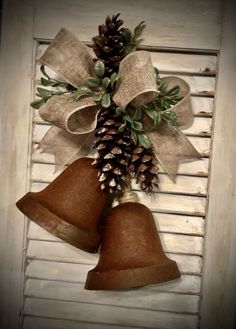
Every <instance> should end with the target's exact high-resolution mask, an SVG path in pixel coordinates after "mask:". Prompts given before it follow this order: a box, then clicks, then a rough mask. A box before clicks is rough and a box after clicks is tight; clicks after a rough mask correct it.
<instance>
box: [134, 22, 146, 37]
mask: <svg viewBox="0 0 236 329" xmlns="http://www.w3.org/2000/svg"><path fill="white" fill-rule="evenodd" d="M144 23H145V22H144V21H142V22H140V23H139V24H138V25H137V26H136V27H135V29H134V38H135V39H136V38H138V37H139V36H140V35H141V34H142V32H143V29H144V28H145V27H146V25H145V24H144Z"/></svg>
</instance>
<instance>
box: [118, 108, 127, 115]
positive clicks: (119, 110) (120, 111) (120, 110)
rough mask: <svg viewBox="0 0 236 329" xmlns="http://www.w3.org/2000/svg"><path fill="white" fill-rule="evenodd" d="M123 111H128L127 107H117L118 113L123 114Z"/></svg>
mask: <svg viewBox="0 0 236 329" xmlns="http://www.w3.org/2000/svg"><path fill="white" fill-rule="evenodd" d="M122 113H126V111H125V109H124V108H123V107H117V108H116V114H117V115H121V114H122Z"/></svg>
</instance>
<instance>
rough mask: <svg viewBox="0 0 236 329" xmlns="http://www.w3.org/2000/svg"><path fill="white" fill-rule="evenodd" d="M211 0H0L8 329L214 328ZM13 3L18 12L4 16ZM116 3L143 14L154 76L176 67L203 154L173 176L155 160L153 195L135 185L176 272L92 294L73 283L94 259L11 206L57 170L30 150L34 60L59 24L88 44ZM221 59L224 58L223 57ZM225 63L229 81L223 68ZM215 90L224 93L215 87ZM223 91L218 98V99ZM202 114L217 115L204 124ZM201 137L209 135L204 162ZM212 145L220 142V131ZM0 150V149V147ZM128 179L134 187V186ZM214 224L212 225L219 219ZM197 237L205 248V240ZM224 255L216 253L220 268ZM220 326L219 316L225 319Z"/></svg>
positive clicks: (34, 125)
mask: <svg viewBox="0 0 236 329" xmlns="http://www.w3.org/2000/svg"><path fill="white" fill-rule="evenodd" d="M7 6H8V8H9V11H8V13H7ZM33 7H34V8H33ZM220 8H221V7H220V2H219V1H217V0H208V1H198V2H197V3H194V4H193V3H190V2H189V1H187V0H180V1H174V0H173V1H169V2H168V3H167V2H166V1H164V0H160V1H154V0H153V1H148V2H145V1H141V0H139V1H136V2H135V3H134V2H133V1H131V0H128V1H127V0H126V1H123V0H122V1H119V3H118V2H117V3H116V2H111V1H108V0H107V1H103V2H95V1H86V2H84V1H80V0H78V1H76V0H70V1H65V0H57V1H55V0H50V1H35V2H34V5H33V1H30V0H27V1H25V3H24V5H22V6H21V5H19V4H17V3H16V4H15V3H14V1H13V2H12V1H8V3H7V2H6V3H5V13H7V15H8V21H6V22H5V25H4V26H5V27H6V28H7V30H4V29H3V47H4V48H3V49H4V52H3V57H2V72H3V75H2V77H3V76H4V79H3V80H2V81H3V82H4V87H3V89H2V95H3V98H2V100H3V101H4V103H3V102H2V106H3V104H4V108H3V110H2V113H1V116H2V121H1V122H2V123H3V130H2V131H3V133H4V134H5V136H6V139H5V140H6V142H5V140H4V143H3V148H2V150H3V155H4V162H3V165H4V166H3V169H4V170H7V171H8V173H9V175H6V174H5V173H4V172H3V173H2V177H3V181H4V182H5V184H6V185H7V189H6V191H5V192H6V193H5V194H4V197H3V200H2V201H3V203H2V207H1V208H2V209H4V211H3V216H2V218H3V229H2V232H1V234H2V239H1V249H2V256H1V261H2V265H3V271H2V273H3V274H2V276H1V281H2V292H3V293H2V296H3V298H4V302H3V310H5V317H3V318H2V319H1V321H0V323H2V326H3V328H4V329H6V328H7V329H18V328H19V325H18V323H19V321H18V319H20V320H21V323H22V328H23V329H31V328H35V329H49V328H51V329H61V328H68V329H72V328H76V329H77V328H85V329H87V328H89V329H93V328H94V329H95V328H96V329H101V328H104V329H106V328H107V329H108V328H111V327H112V328H114V329H122V328H124V329H125V328H133V329H134V328H153V329H154V328H155V329H178V328H179V329H185V328H186V329H197V328H198V327H199V325H200V324H201V323H202V329H210V327H209V328H208V326H207V323H214V327H215V328H217V329H219V328H221V327H220V325H221V324H220V325H219V324H218V322H219V321H217V320H215V319H214V318H217V316H216V317H214V316H209V315H208V314H207V312H206V310H207V309H209V310H211V311H214V310H219V308H220V305H221V304H222V301H221V300H220V298H219V296H217V298H218V299H217V300H216V302H215V301H214V300H211V296H213V293H212V291H213V290H214V289H215V287H213V286H212V285H211V289H208V285H209V282H210V280H211V276H213V277H214V275H215V280H213V282H216V281H217V280H220V279H222V277H223V274H221V273H223V272H224V271H225V272H226V273H228V272H227V268H223V270H222V269H220V270H221V272H220V270H219V267H218V266H217V264H215V263H213V262H211V261H210V260H209V257H212V254H213V251H212V250H213V247H214V243H213V242H212V241H213V240H214V238H215V239H219V241H224V243H225V244H224V245H223V246H222V253H221V257H223V255H225V253H226V252H228V248H230V247H229V246H230V243H229V244H227V243H226V240H225V238H226V236H225V230H224V229H223V228H222V232H223V233H224V235H223V237H222V236H221V232H220V231H221V230H220V229H217V230H216V231H217V235H214V234H215V232H212V231H211V229H212V228H213V229H214V228H216V225H215V223H214V222H212V217H210V223H207V225H206V220H207V218H208V216H207V214H208V209H209V212H210V215H211V216H212V213H214V212H215V213H216V214H217V216H219V214H220V211H221V210H220V209H221V208H220V207H221V204H220V201H219V194H217V197H218V199H217V200H218V201H217V202H216V201H215V199H214V196H213V194H214V192H215V190H212V188H216V175H217V173H216V171H215V172H212V173H211V172H210V169H211V168H213V169H214V168H215V167H216V165H215V163H216V161H219V157H218V155H217V153H216V152H217V150H218V151H219V139H220V138H223V136H224V134H225V133H226V130H222V128H221V125H220V122H221V120H222V117H223V114H221V113H222V112H221V110H220V108H219V106H223V104H224V102H223V101H219V100H218V102H217V104H220V105H217V107H216V105H215V95H216V78H217V76H218V67H220V69H221V65H223V64H221V62H219V50H220V49H221V48H220V24H219V17H220V14H221V12H220ZM227 8H230V5H228V7H227ZM33 9H34V14H33ZM19 11H20V13H21V17H22V21H21V22H18V21H17V19H16V16H15V13H18V12H19ZM119 11H120V12H121V13H122V16H123V18H124V19H125V22H126V25H127V26H131V28H132V27H134V26H135V25H136V24H137V23H138V22H139V21H141V20H143V19H144V20H145V21H146V23H147V29H146V32H145V45H143V46H142V48H143V49H147V50H149V51H150V52H151V54H152V59H153V63H154V65H155V66H157V67H158V68H159V70H160V72H161V75H162V76H165V75H176V76H179V77H182V78H183V79H185V80H186V81H187V82H188V83H189V84H190V88H191V94H192V104H193V111H194V122H193V124H192V126H190V127H189V128H187V129H185V130H184V133H185V134H186V136H187V137H188V138H189V140H190V141H191V142H192V143H193V145H194V146H195V147H196V149H197V150H198V151H199V152H200V153H201V154H202V159H201V160H198V161H195V162H191V163H188V162H186V163H183V164H181V166H180V168H179V173H178V176H177V180H176V184H174V183H173V182H172V181H171V180H170V179H169V178H168V176H167V175H166V174H165V173H164V172H163V170H162V168H160V192H159V193H155V196H154V197H151V198H150V197H148V196H146V195H145V194H143V193H142V192H141V191H138V193H139V196H140V200H141V202H142V203H144V204H146V205H147V206H148V207H149V208H150V209H151V210H152V212H153V214H154V217H155V221H156V224H157V227H158V229H159V231H160V236H161V240H162V243H163V246H164V249H165V251H166V253H167V255H168V256H169V257H170V258H172V259H174V260H176V261H177V263H178V265H179V268H180V270H181V272H182V277H181V279H180V280H175V281H172V282H169V283H163V284H159V285H150V286H148V287H144V288H140V289H130V290H127V291H96V292H95V291H88V290H85V289H84V282H85V279H86V275H87V272H88V270H90V269H91V268H93V267H94V265H95V264H96V263H97V260H98V255H96V254H95V255H94V254H89V253H86V252H83V251H80V250H78V249H76V248H74V247H72V246H70V245H68V244H66V243H64V242H62V241H61V240H59V239H57V238H55V237H54V236H52V235H50V234H49V233H47V232H46V231H45V230H43V229H41V228H40V227H39V226H37V225H36V224H34V223H33V222H30V221H26V224H27V225H26V226H25V228H24V221H23V220H22V218H23V216H22V215H21V214H20V213H19V212H18V211H17V210H16V209H15V206H14V203H15V201H16V200H17V199H19V197H20V196H22V195H23V194H24V193H25V192H26V190H31V191H39V190H41V189H42V188H44V187H45V186H46V185H47V184H48V183H50V182H51V181H52V180H53V179H54V178H55V177H56V175H58V174H59V173H56V174H55V173H54V169H55V165H54V159H53V157H52V156H51V155H48V154H42V153H39V152H38V150H37V149H36V146H37V144H38V143H39V141H40V140H41V138H42V136H43V135H44V133H45V132H46V131H47V130H48V129H49V127H50V125H48V124H47V123H46V122H44V121H43V120H42V119H41V118H40V117H39V115H38V112H37V111H36V110H32V109H30V106H29V103H30V100H33V99H34V94H35V88H36V86H37V83H38V82H39V80H40V71H39V65H38V64H37V58H38V57H39V56H40V55H41V54H42V53H43V52H44V51H45V49H46V48H47V46H48V45H49V43H50V40H51V39H52V38H53V37H54V36H55V34H56V33H57V31H58V30H59V29H60V28H61V27H62V26H64V27H66V28H68V29H70V30H72V32H74V33H76V34H77V35H78V36H79V37H80V39H81V40H83V41H85V42H89V41H90V39H91V36H93V35H94V34H96V28H97V25H98V24H99V23H101V22H102V21H103V20H104V17H105V16H106V14H109V13H115V12H119ZM228 11H229V13H230V10H229V9H228ZM24 12H26V14H24ZM228 15H229V14H228ZM228 24H229V23H228ZM17 40H18V43H17ZM232 42H233V40H232ZM222 51H223V50H222ZM17 52H18V53H17ZM225 57H227V56H225ZM226 62H227V61H226V60H225V63H224V65H225V66H226ZM228 63H232V58H231V57H230V56H229V62H228ZM4 69H5V71H4ZM50 73H51V74H52V75H53V74H54V73H53V72H50ZM227 73H228V76H231V79H232V73H231V72H230V70H228V71H227ZM230 74H231V75H230ZM19 75H20V77H19ZM222 76H223V73H222ZM225 76H226V75H225ZM16 77H17V78H16ZM31 78H32V80H31ZM5 80H6V82H5ZM220 81H221V80H220ZM232 81H233V80H232ZM221 84H222V85H221V89H223V88H224V87H223V83H222V82H221ZM12 88H13V89H12ZM229 90H230V89H229ZM4 91H6V92H4ZM230 92H231V91H230ZM218 94H219V95H220V96H221V97H222V98H224V97H225V96H224V93H223V91H222V90H219V91H218ZM218 94H217V95H216V96H218ZM14 95H15V97H14ZM30 95H31V97H30ZM220 96H219V97H220ZM224 101H225V102H227V99H226V98H225V99H224ZM217 111H218V112H217ZM227 113H228V115H229V116H231V120H230V118H225V120H226V122H227V123H228V124H232V125H233V124H234V123H233V121H232V118H233V114H232V113H233V112H232V107H229V109H228V112H227ZM213 118H216V119H215V120H216V122H215V120H214V121H213V122H212V120H213ZM217 120H218V121H217ZM214 122H215V123H214ZM4 125H5V126H4ZM13 127H14V128H15V129H13ZM214 127H215V128H214ZM230 127H231V126H230ZM225 129H227V126H226V127H225ZM214 130H215V131H216V132H215V134H214V136H213V133H212V132H213V131H214ZM230 132H231V131H230ZM216 133H218V134H220V135H216ZM3 136H4V135H3ZM227 136H228V137H227V143H228V142H230V141H231V142H232V137H233V134H229V135H227ZM230 138H231V140H230ZM215 141H216V142H215ZM212 145H213V147H214V145H216V146H215V148H213V150H214V154H215V158H213V160H214V161H213V163H212V159H211V155H212ZM220 145H224V141H223V142H222V144H220ZM7 150H11V152H8V153H7ZM226 151H227V152H228V153H227V154H226V155H227V156H226V160H227V161H228V162H230V161H232V160H231V156H230V155H228V154H229V151H228V149H226ZM222 170H223V168H222ZM218 172H219V169H218ZM210 177H211V184H210V179H209V178H210ZM223 177H224V176H223ZM221 182H222V179H221ZM212 186H213V187H212ZM232 186H233V185H232ZM133 187H134V188H135V189H138V187H137V186H136V185H134V186H133ZM234 189H235V188H234V187H228V186H225V187H224V191H225V193H229V194H230V193H234V192H233V191H235V190H234ZM209 200H210V203H209ZM211 200H213V201H211ZM9 205H10V207H9ZM6 206H7V207H6ZM209 207H210V208H209ZM217 209H218V213H217ZM230 216H231V217H232V215H231V214H230ZM230 216H228V217H227V218H228V222H227V225H228V226H227V228H229V227H230V226H229V225H230V224H229V223H230V220H231V217H230ZM220 225H223V220H222V221H221V222H220ZM206 227H207V232H206ZM24 232H25V235H24ZM232 239H233V238H232ZM13 240H14V241H13ZM208 241H209V242H208ZM230 241H231V240H230ZM230 241H229V242H230ZM232 241H233V240H232ZM207 244H208V245H209V248H208V249H206V250H205V248H204V246H205V245H207ZM11 247H12V248H11ZM229 250H230V249H229ZM232 255H233V254H232ZM232 255H231V256H230V257H231V258H232V257H233V256H232ZM216 257H217V255H216ZM208 262H209V263H208ZM22 264H23V266H22ZM209 264H210V265H209ZM227 264H228V263H227V262H226V261H225V266H227ZM205 268H207V270H208V272H207V273H206V272H205V270H204V269H205ZM230 270H231V272H230V274H229V277H230V275H232V273H234V272H233V269H231V268H230ZM209 271H210V273H209ZM222 271H223V272H222ZM228 280H229V279H228ZM4 282H5V283H6V284H4ZM216 284H217V282H216ZM202 286H203V288H204V289H203V290H202V288H201V287H202ZM216 289H217V286H216ZM221 291H222V290H221ZM223 291H224V290H223ZM205 292H206V297H205V295H204V294H205ZM202 297H203V304H202V303H201V301H202ZM228 300H229V299H228ZM228 300H227V301H228ZM227 301H226V302H225V305H227ZM204 303H205V304H204ZM10 305H13V308H12V310H13V313H14V314H15V317H14V319H13V318H12V319H11V317H10V315H9V307H10ZM201 305H203V306H202V308H201ZM204 305H205V306H204ZM203 307H205V308H203ZM19 311H20V314H19V313H18V312H19ZM201 314H202V316H203V321H202V322H200V318H201ZM18 316H19V318H18ZM220 317H221V319H224V317H225V315H224V314H220ZM208 319H210V320H208ZM219 323H220V322H219ZM217 325H218V327H217ZM230 325H231V323H230V322H228V328H229V329H231V327H230ZM232 328H233V327H232Z"/></svg>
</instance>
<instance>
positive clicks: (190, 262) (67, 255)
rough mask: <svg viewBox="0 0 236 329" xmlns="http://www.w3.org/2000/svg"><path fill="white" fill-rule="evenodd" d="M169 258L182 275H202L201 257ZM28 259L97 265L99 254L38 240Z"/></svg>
mask: <svg viewBox="0 0 236 329" xmlns="http://www.w3.org/2000/svg"><path fill="white" fill-rule="evenodd" d="M168 257H170V258H171V259H174V260H175V261H176V262H177V263H178V266H179V268H180V270H181V272H182V273H188V274H200V273H201V267H202V257H200V256H197V255H188V254H176V253H169V254H168ZM27 258H29V259H38V260H48V261H57V262H64V263H78V264H92V265H96V264H97V261H98V255H97V254H88V253H86V252H83V251H81V250H78V249H76V248H74V247H73V246H70V245H68V244H66V243H61V242H50V241H37V240H30V241H29V245H28V248H27Z"/></svg>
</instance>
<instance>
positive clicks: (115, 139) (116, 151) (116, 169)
mask: <svg viewBox="0 0 236 329" xmlns="http://www.w3.org/2000/svg"><path fill="white" fill-rule="evenodd" d="M122 123H123V121H122V119H121V118H120V117H119V116H117V114H116V108H115V106H114V105H112V106H111V107H109V108H108V109H104V108H103V109H102V110H101V112H100V116H99V118H98V122H97V128H96V131H95V141H94V148H95V149H96V150H97V152H98V156H97V158H96V159H95V161H94V162H93V165H94V166H95V167H96V168H98V169H99V173H98V176H99V181H100V182H101V184H102V185H101V188H102V189H107V190H108V191H109V192H110V193H115V194H120V192H122V190H123V189H124V188H125V186H126V184H127V182H126V180H127V178H128V177H129V173H128V163H129V158H130V155H129V148H130V145H131V144H132V141H131V137H130V135H129V133H128V132H119V131H118V128H119V127H120V125H121V124H122Z"/></svg>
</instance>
